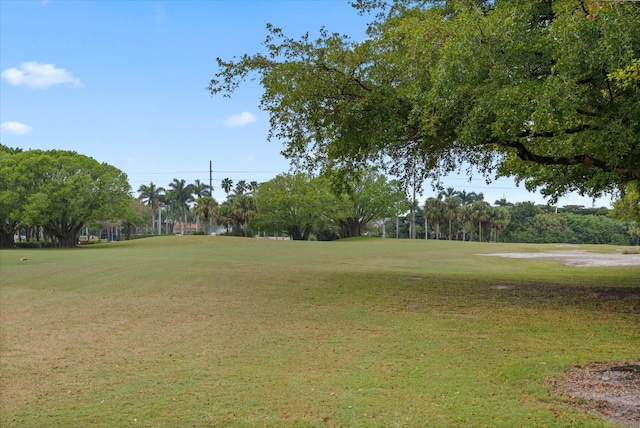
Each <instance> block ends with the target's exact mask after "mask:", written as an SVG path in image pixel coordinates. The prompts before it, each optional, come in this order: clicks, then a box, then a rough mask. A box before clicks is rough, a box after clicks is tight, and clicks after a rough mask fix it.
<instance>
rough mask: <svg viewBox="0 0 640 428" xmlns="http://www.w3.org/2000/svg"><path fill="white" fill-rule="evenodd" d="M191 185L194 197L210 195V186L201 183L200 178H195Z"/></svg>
mask: <svg viewBox="0 0 640 428" xmlns="http://www.w3.org/2000/svg"><path fill="white" fill-rule="evenodd" d="M192 186H193V195H194V196H195V198H196V199H200V198H203V197H205V196H211V186H209V185H208V184H205V183H203V182H202V181H200V180H196V181H194V182H193V184H192Z"/></svg>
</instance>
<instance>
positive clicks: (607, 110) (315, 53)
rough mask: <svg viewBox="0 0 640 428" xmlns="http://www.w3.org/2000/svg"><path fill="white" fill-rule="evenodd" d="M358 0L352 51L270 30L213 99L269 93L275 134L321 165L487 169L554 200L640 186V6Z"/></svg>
mask: <svg viewBox="0 0 640 428" xmlns="http://www.w3.org/2000/svg"><path fill="white" fill-rule="evenodd" d="M385 3H386V2H384V1H378V0H360V1H358V2H357V7H358V8H359V9H360V10H361V11H362V12H368V11H377V12H379V14H378V15H376V18H375V20H374V21H373V22H372V24H371V26H370V28H369V33H368V34H369V36H368V37H367V38H366V39H365V40H363V41H359V42H355V41H353V40H352V39H350V38H349V37H347V36H343V35H339V34H331V33H329V32H327V31H326V30H324V29H323V30H321V32H320V35H319V37H318V38H316V39H315V40H314V39H312V38H311V37H310V36H309V35H308V34H307V35H305V36H303V37H301V38H299V39H292V38H289V37H287V36H285V34H284V33H283V31H282V30H280V29H278V28H274V27H272V26H268V32H269V34H268V36H267V39H266V41H265V48H266V52H264V53H258V54H254V55H248V54H245V55H243V56H240V57H237V58H233V59H231V60H223V59H219V60H218V64H219V70H218V72H217V73H216V75H215V77H214V79H213V80H212V81H211V83H210V86H209V90H210V91H211V93H212V94H217V93H222V94H224V95H230V94H231V93H232V92H233V91H234V90H235V89H236V87H237V86H238V85H239V84H241V83H242V81H243V80H245V79H248V78H255V77H257V78H258V79H259V80H260V82H261V84H262V85H263V87H264V94H263V96H262V100H261V107H262V108H263V109H265V110H266V111H268V112H269V114H270V118H271V131H270V135H269V137H270V138H277V139H280V140H282V141H283V142H284V144H285V148H284V150H283V154H284V155H285V156H287V157H288V158H290V159H291V160H292V161H293V162H294V164H298V165H300V166H306V167H309V168H320V169H331V168H335V167H341V168H343V169H345V170H347V171H349V170H357V169H359V168H356V167H361V166H363V165H367V164H371V163H376V164H378V165H380V166H383V167H385V168H386V169H387V170H388V171H390V172H392V173H394V174H397V175H398V176H401V177H403V178H404V180H405V181H406V182H414V181H415V180H416V177H418V178H423V177H426V176H432V177H434V178H436V179H437V177H439V176H441V175H442V174H446V173H449V172H453V171H456V170H459V169H460V168H461V166H462V165H474V166H476V167H478V168H479V169H480V170H481V171H482V172H483V173H485V174H486V175H487V177H492V176H494V175H495V174H497V175H504V176H514V177H515V178H516V179H517V180H519V181H524V182H525V184H526V186H527V187H528V188H530V189H534V188H537V187H539V186H540V187H541V188H542V192H543V194H545V195H547V196H549V197H550V198H551V199H555V198H557V197H559V196H560V195H562V194H564V193H566V192H570V191H578V192H580V193H582V194H586V195H590V196H594V197H595V196H599V195H601V194H603V193H616V192H617V191H618V190H619V189H620V188H622V187H626V186H628V185H632V186H637V185H638V182H640V77H638V58H640V3H638V2H629V1H611V2H602V1H595V0H520V1H514V0H495V1H492V2H489V1H478V0H459V1H456V0H449V1H410V0H404V1H402V0H398V1H396V2H393V3H391V4H388V5H387V4H385Z"/></svg>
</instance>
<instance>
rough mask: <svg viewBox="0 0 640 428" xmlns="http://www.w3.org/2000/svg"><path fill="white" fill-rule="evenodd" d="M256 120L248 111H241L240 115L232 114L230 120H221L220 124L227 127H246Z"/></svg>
mask: <svg viewBox="0 0 640 428" xmlns="http://www.w3.org/2000/svg"><path fill="white" fill-rule="evenodd" d="M256 120H257V118H256V117H255V115H253V114H251V113H249V112H248V111H243V112H242V113H240V114H234V115H233V116H231V117H230V118H228V119H225V120H223V121H222V123H224V124H225V125H227V126H247V125H249V124H252V123H254V122H255V121H256Z"/></svg>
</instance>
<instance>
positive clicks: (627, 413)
mask: <svg viewBox="0 0 640 428" xmlns="http://www.w3.org/2000/svg"><path fill="white" fill-rule="evenodd" d="M551 383H552V384H553V388H554V390H555V392H556V393H557V394H559V395H561V396H567V397H569V402H570V403H571V404H572V405H575V406H576V407H579V408H582V409H585V410H587V411H590V412H594V413H597V414H599V415H600V416H602V417H604V418H606V419H608V420H609V421H610V422H612V423H615V424H619V425H622V426H629V427H636V428H638V427H640V361H632V362H622V363H594V364H590V365H588V366H586V367H576V368H574V369H572V370H569V371H568V372H567V373H566V374H565V376H564V377H563V378H561V379H554V380H553V381H551Z"/></svg>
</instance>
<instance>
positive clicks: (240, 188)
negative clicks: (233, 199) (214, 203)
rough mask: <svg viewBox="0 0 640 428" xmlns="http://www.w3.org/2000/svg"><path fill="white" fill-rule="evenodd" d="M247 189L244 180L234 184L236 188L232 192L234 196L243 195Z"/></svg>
mask: <svg viewBox="0 0 640 428" xmlns="http://www.w3.org/2000/svg"><path fill="white" fill-rule="evenodd" d="M248 188H249V185H248V184H247V182H246V181H245V180H240V181H238V182H237V183H236V188H235V190H234V193H235V194H236V195H244V192H246V191H247V190H248Z"/></svg>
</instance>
